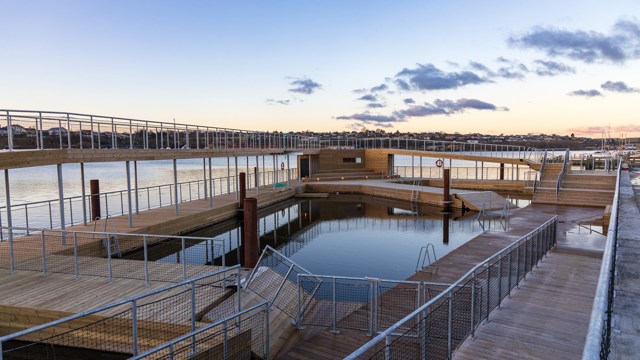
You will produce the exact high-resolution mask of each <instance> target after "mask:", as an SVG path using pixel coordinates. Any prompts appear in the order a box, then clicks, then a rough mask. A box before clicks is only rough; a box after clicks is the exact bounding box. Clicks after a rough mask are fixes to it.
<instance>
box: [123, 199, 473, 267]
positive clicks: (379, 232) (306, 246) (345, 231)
mask: <svg viewBox="0 0 640 360" xmlns="http://www.w3.org/2000/svg"><path fill="white" fill-rule="evenodd" d="M258 217H259V231H258V234H259V242H260V248H261V249H264V248H265V247H266V246H267V245H270V246H271V247H273V248H275V249H277V250H278V251H279V252H281V253H282V254H283V255H285V256H287V257H289V258H290V259H292V260H293V261H295V262H296V263H298V264H299V265H300V266H302V267H304V268H305V269H307V270H308V271H310V272H311V273H314V274H321V275H339V276H353V277H377V278H383V279H405V278H407V277H408V276H410V275H412V274H414V273H415V271H416V263H417V261H418V256H419V254H420V251H421V248H422V247H423V246H431V245H428V244H432V246H433V250H434V251H435V255H436V257H437V258H438V259H440V258H442V257H443V256H445V255H446V254H447V253H449V252H450V251H452V250H454V249H456V248H457V247H459V246H460V245H462V244H464V243H465V242H467V241H468V240H470V239H471V238H473V237H475V236H476V235H478V234H480V233H482V232H483V229H482V227H481V226H480V224H479V223H478V222H477V221H476V216H475V214H473V213H471V214H469V213H467V214H464V215H463V214H462V213H460V212H454V213H452V214H443V213H442V209H441V208H437V207H428V206H420V207H419V208H414V209H411V205H410V204H407V203H404V202H399V201H394V200H386V199H380V198H370V197H363V196H356V195H340V196H339V197H338V196H335V197H330V198H328V199H313V200H291V201H287V202H284V203H281V204H279V205H277V206H274V207H271V208H268V209H265V210H262V211H260V212H259V214H258ZM241 227H242V225H241V224H240V222H239V221H237V220H233V221H226V222H223V223H220V224H217V225H214V226H211V227H207V228H203V229H201V230H198V231H196V232H193V233H191V234H190V235H192V236H202V237H215V238H218V239H223V240H224V241H226V242H227V243H228V246H227V249H230V250H229V251H228V252H227V254H226V257H225V260H226V264H227V265H232V264H236V263H238V261H239V260H240V259H241V256H240V254H241V251H242V249H240V251H239V250H238V247H237V246H236V244H237V242H238V240H239V239H240V237H241V233H242V228H241ZM190 245H191V246H189V248H188V249H187V256H186V257H187V258H188V259H189V261H190V262H193V261H194V259H196V260H195V261H196V262H197V263H200V264H212V263H213V264H218V265H219V264H221V257H219V256H216V255H212V254H214V251H209V250H208V248H207V246H194V245H196V244H190ZM178 252H179V247H176V246H175V245H174V246H173V247H172V246H170V245H168V244H166V245H162V244H161V245H157V246H153V247H151V248H150V249H149V259H150V260H156V261H163V262H180V261H181V259H180V255H179V254H178ZM429 252H430V254H432V250H431V249H430V250H429ZM139 255H140V254H130V255H128V256H126V257H129V258H136V257H138V256H139ZM183 257H184V256H183ZM431 257H433V255H431ZM426 263H428V261H427V262H426Z"/></svg>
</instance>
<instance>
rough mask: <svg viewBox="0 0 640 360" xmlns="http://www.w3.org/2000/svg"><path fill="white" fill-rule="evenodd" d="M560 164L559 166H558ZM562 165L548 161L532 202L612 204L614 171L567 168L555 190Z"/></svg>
mask: <svg viewBox="0 0 640 360" xmlns="http://www.w3.org/2000/svg"><path fill="white" fill-rule="evenodd" d="M558 165H559V169H556V167H558ZM551 169H553V170H551ZM560 169H562V164H547V167H545V172H544V174H543V180H542V181H541V182H540V185H539V186H538V188H537V189H536V192H535V194H534V196H533V200H532V202H533V203H534V204H555V205H577V206H595V207H605V206H607V205H611V202H612V201H613V192H614V190H615V182H616V175H615V173H611V174H609V173H586V174H582V173H574V172H568V173H566V174H565V175H564V179H563V180H562V183H561V184H560V188H559V190H558V191H556V185H557V179H558V176H559V174H560ZM552 174H555V175H552Z"/></svg>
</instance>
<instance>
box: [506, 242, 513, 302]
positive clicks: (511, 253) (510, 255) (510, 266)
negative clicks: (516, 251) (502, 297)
mask: <svg viewBox="0 0 640 360" xmlns="http://www.w3.org/2000/svg"><path fill="white" fill-rule="evenodd" d="M512 255H513V249H511V250H509V280H508V281H509V282H508V288H509V289H508V291H509V294H507V296H509V298H511V275H512V273H513V269H512V268H513V259H512V257H513V256H512Z"/></svg>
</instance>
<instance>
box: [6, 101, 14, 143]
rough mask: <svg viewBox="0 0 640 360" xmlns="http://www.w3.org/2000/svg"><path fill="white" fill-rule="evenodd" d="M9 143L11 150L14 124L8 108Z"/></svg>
mask: <svg viewBox="0 0 640 360" xmlns="http://www.w3.org/2000/svg"><path fill="white" fill-rule="evenodd" d="M7 134H8V139H7V145H8V146H9V151H12V150H13V124H12V123H11V115H9V111H8V110H7Z"/></svg>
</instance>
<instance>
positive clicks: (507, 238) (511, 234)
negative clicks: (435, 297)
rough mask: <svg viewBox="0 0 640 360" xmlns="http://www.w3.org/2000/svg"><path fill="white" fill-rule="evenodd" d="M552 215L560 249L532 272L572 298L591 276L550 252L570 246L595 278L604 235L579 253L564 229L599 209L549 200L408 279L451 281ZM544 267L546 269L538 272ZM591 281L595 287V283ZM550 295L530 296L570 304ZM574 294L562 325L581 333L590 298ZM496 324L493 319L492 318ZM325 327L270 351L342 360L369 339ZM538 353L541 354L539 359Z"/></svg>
mask: <svg viewBox="0 0 640 360" xmlns="http://www.w3.org/2000/svg"><path fill="white" fill-rule="evenodd" d="M555 214H557V215H558V217H559V221H558V232H557V236H558V240H557V241H558V249H559V250H558V252H557V253H554V254H552V255H549V257H548V259H549V260H547V259H545V260H543V262H542V263H541V264H542V265H540V269H538V268H535V269H534V271H533V274H534V275H536V274H537V273H540V274H541V275H543V274H546V273H548V272H552V273H554V276H557V277H555V278H554V279H557V280H558V281H559V280H560V279H564V280H565V283H566V285H567V286H565V287H564V288H563V287H560V289H561V290H563V289H564V291H565V292H566V293H565V294H566V295H564V296H565V297H567V298H571V296H572V295H571V294H572V292H576V293H578V294H581V291H582V289H580V288H577V287H576V286H578V285H583V284H584V283H585V282H588V281H590V280H589V277H587V278H586V280H576V281H574V282H573V283H571V282H570V281H569V280H568V279H573V278H571V277H570V276H574V277H579V276H578V275H577V274H576V273H575V272H572V271H571V267H570V266H562V260H560V264H559V266H556V265H558V263H557V262H556V261H552V259H554V258H553V256H555V257H556V258H559V257H561V256H563V254H561V253H562V252H563V250H562V249H564V248H565V247H567V246H571V247H572V250H571V254H567V255H566V256H569V257H571V256H573V258H576V259H578V260H580V264H582V265H581V269H583V272H585V273H591V272H595V273H596V277H597V272H598V271H599V266H600V265H599V264H600V260H599V259H596V258H594V257H593V253H592V252H593V249H592V248H593V247H594V246H595V247H597V248H598V249H600V250H599V251H602V248H603V247H604V236H603V237H602V238H601V239H600V241H598V242H597V244H596V245H594V244H593V241H591V242H590V244H589V247H590V248H591V249H590V250H589V251H585V252H584V253H583V254H580V250H579V246H580V244H576V243H575V239H574V238H573V237H571V236H569V238H570V239H568V237H567V234H570V235H571V233H572V232H574V231H575V225H576V223H577V222H578V221H580V220H584V219H590V218H593V217H594V216H598V215H602V210H600V209H593V208H582V207H568V206H565V207H563V206H551V205H532V206H529V207H527V208H524V209H520V210H517V211H514V213H513V216H512V218H511V220H510V230H509V231H506V232H505V231H488V232H486V233H484V234H481V235H480V236H478V237H476V238H474V239H472V240H470V241H469V242H467V243H466V244H464V245H462V246H460V247H459V248H458V249H456V250H454V251H452V252H450V253H449V254H448V255H447V256H445V257H443V258H442V259H439V260H438V268H437V271H433V272H427V271H424V272H418V273H416V274H415V275H413V276H412V277H410V280H419V281H434V282H443V283H452V282H453V281H455V280H457V279H458V278H460V276H462V275H463V274H464V273H466V272H467V271H468V270H469V269H471V268H472V267H473V266H475V265H476V264H478V263H479V262H481V261H483V260H485V259H486V258H488V257H489V256H491V255H493V254H494V253H496V252H497V251H499V250H501V249H503V248H504V247H505V246H507V245H508V244H510V243H512V242H514V241H516V240H517V239H519V238H520V237H521V236H523V235H525V234H527V233H528V232H530V231H531V230H533V229H534V228H536V227H537V226H539V225H540V224H542V223H543V222H545V221H546V220H548V219H549V218H550V217H551V216H553V215H555ZM582 260H584V261H582ZM544 269H549V270H544ZM543 271H546V272H544V273H543ZM532 276H533V275H532ZM529 278H530V277H529V276H527V280H526V281H525V282H524V283H522V284H521V288H520V289H519V290H515V291H514V292H513V298H515V297H516V294H518V293H519V292H522V291H523V289H526V288H527V287H528V286H530V285H529V283H532V284H533V285H531V286H532V290H533V289H536V287H535V286H534V285H535V284H536V283H535V282H534V281H533V280H529ZM539 279H540V280H538V281H539V282H540V283H541V284H542V285H543V286H544V283H545V281H544V280H545V277H544V276H540V277H539ZM591 281H594V280H591ZM594 283H595V281H594ZM592 286H593V287H594V289H595V285H592ZM587 291H588V290H587ZM593 291H595V290H593ZM532 292H533V291H529V293H528V294H529V295H526V294H527V293H525V295H523V297H524V299H525V300H524V301H527V299H528V298H527V296H529V298H531V297H532V296H533V295H531V294H532ZM552 294H553V296H550V295H549V291H547V292H540V293H535V298H543V297H545V296H546V297H547V298H549V299H550V300H549V301H555V302H564V303H566V304H569V305H573V304H574V303H572V302H571V301H565V300H564V299H563V298H562V296H563V295H562V294H560V295H559V296H555V293H553V292H552ZM592 296H593V294H591V297H592ZM577 297H578V298H580V299H582V301H580V302H575V305H576V306H575V307H576V309H577V310H576V311H575V312H567V314H566V316H565V317H563V319H564V320H565V321H567V322H569V325H567V326H565V328H567V327H570V328H571V329H572V328H574V327H575V328H576V329H577V330H575V331H576V332H577V333H578V334H581V333H582V334H586V331H587V327H588V316H589V315H588V314H589V313H590V311H591V302H589V301H591V300H592V299H591V300H589V299H588V295H587V296H586V297H585V298H583V297H582V295H577ZM558 299H561V300H558ZM534 301H535V300H534ZM505 310H507V308H504V309H503V310H498V311H495V312H493V313H492V314H491V316H490V318H491V320H492V321H491V322H489V325H488V326H486V327H489V326H491V325H492V324H493V319H498V316H500V313H501V312H503V311H505ZM583 313H584V314H587V315H586V316H587V324H586V325H583V324H582V323H581V319H582V316H583ZM529 315H530V316H535V315H536V314H535V313H533V314H529ZM574 318H577V320H576V321H575V324H574V323H573V322H572V321H573V320H574ZM538 320H539V319H538ZM496 323H498V321H497V320H496ZM523 325H524V326H527V323H524V324H523ZM483 327H485V326H481V327H480V328H479V329H478V330H477V331H476V333H477V334H480V332H481V331H483ZM529 328H530V331H531V334H529V333H527V332H525V331H523V332H521V333H519V334H518V335H519V336H520V337H519V338H518V339H519V341H522V342H526V341H528V339H529V337H530V336H532V335H533V334H534V332H535V331H536V330H535V329H534V328H533V327H532V326H530V327H529ZM328 330H329V329H325V328H321V327H307V328H306V329H304V330H297V329H295V328H292V329H291V330H290V331H288V332H285V333H284V334H283V335H282V337H281V339H280V340H281V344H282V346H281V347H280V348H279V350H278V351H277V352H276V353H275V356H276V357H277V358H279V359H309V358H314V359H342V358H344V357H345V356H347V355H348V354H350V353H351V352H353V351H354V350H356V349H357V348H358V347H360V346H361V345H363V344H364V343H366V342H367V341H369V340H370V339H371V337H368V336H366V334H365V332H363V331H355V330H341V333H340V334H337V335H334V334H332V333H330V332H329V331H328ZM478 337H479V336H478ZM583 338H584V336H583ZM496 339H497V337H496ZM470 341H471V340H467V342H470ZM555 341H557V342H558V343H560V345H556V347H566V348H572V347H573V345H572V343H571V342H569V341H564V340H563V339H562V338H560V339H555ZM513 343H514V341H513V340H512V341H511V342H507V341H505V342H499V341H496V342H495V344H493V346H494V347H499V348H505V349H506V348H509V347H510V346H512V344H513ZM463 346H464V345H463ZM494 357H496V356H492V355H489V356H476V357H475V358H494ZM498 357H499V356H498ZM507 357H508V356H507ZM512 358H520V356H515V357H512ZM542 358H544V357H541V359H542ZM547 358H550V357H547ZM551 358H553V357H551Z"/></svg>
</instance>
